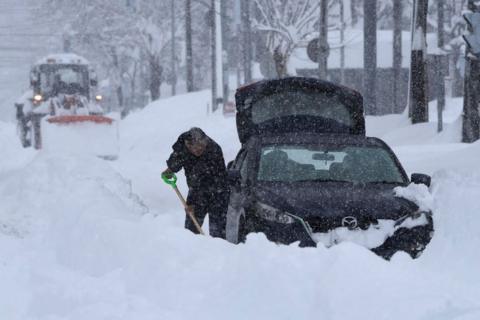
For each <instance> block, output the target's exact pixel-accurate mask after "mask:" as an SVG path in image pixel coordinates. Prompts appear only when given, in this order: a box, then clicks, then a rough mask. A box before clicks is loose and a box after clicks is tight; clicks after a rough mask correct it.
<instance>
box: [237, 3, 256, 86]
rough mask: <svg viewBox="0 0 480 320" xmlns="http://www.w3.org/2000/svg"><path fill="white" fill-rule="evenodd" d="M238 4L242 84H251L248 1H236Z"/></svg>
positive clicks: (249, 5)
mask: <svg viewBox="0 0 480 320" xmlns="http://www.w3.org/2000/svg"><path fill="white" fill-rule="evenodd" d="M238 1H241V3H240V10H241V15H242V17H241V19H242V29H243V32H242V34H243V37H242V43H243V72H244V78H243V79H244V82H245V83H250V82H252V60H253V59H252V58H253V57H252V55H253V54H252V22H251V20H250V10H251V8H250V7H251V4H250V0H238Z"/></svg>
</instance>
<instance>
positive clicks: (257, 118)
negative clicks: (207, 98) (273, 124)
mask: <svg viewBox="0 0 480 320" xmlns="http://www.w3.org/2000/svg"><path fill="white" fill-rule="evenodd" d="M291 115H301V116H313V117H322V118H327V119H332V120H335V121H337V122H339V123H341V124H343V125H346V126H351V125H352V116H351V114H350V112H349V109H348V107H347V106H346V105H345V104H344V103H342V102H341V101H340V99H339V97H338V96H335V95H330V94H327V93H324V92H306V91H282V92H277V93H274V94H271V95H267V96H264V97H262V98H260V99H258V100H256V101H254V102H253V103H252V120H253V122H254V123H256V124H260V123H263V122H265V121H268V120H272V119H275V118H280V117H286V116H291Z"/></svg>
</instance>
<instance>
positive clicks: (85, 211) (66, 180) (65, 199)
mask: <svg viewBox="0 0 480 320" xmlns="http://www.w3.org/2000/svg"><path fill="white" fill-rule="evenodd" d="M0 196H1V199H2V209H1V211H0V232H3V233H6V234H14V235H17V236H21V237H23V236H26V235H27V234H30V233H38V234H40V235H41V234H44V233H47V232H48V231H49V229H50V228H52V227H54V226H55V225H56V227H69V228H72V227H73V226H74V224H75V222H76V221H77V219H78V218H79V217H83V218H85V217H86V216H91V218H93V219H107V218H108V219H112V218H116V217H132V216H133V213H138V212H141V211H142V210H144V209H142V206H141V201H139V199H138V198H137V197H136V196H135V195H134V194H133V193H132V192H131V188H130V185H129V183H128V181H126V180H125V179H123V178H122V177H121V176H120V175H119V174H118V173H116V172H115V171H113V170H112V169H111V168H110V166H109V165H108V164H106V163H105V162H103V161H101V160H98V159H96V158H94V157H82V156H79V155H77V156H75V157H73V156H68V155H64V154H58V155H56V154H50V153H47V152H41V153H40V154H38V155H37V156H36V157H35V158H34V159H33V161H31V162H30V163H28V165H26V166H25V167H24V168H22V170H17V171H14V172H11V173H9V174H6V175H4V176H3V179H2V183H1V184H0Z"/></svg>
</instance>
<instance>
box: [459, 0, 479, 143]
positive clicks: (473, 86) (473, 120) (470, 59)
mask: <svg viewBox="0 0 480 320" xmlns="http://www.w3.org/2000/svg"><path fill="white" fill-rule="evenodd" d="M468 9H469V10H470V11H471V12H469V13H465V14H464V15H463V18H464V19H465V20H466V21H467V26H468V30H469V32H470V34H468V35H465V36H463V39H464V40H465V42H466V44H467V51H466V64H465V86H464V100H463V130H462V141H463V142H467V143H471V142H475V141H477V140H479V139H480V115H479V110H478V108H479V100H480V91H479V90H480V60H479V58H480V10H479V8H478V7H477V5H475V1H473V0H469V2H468Z"/></svg>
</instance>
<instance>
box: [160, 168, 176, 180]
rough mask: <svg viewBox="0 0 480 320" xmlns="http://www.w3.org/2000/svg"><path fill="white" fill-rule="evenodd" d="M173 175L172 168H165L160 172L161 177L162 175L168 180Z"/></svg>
mask: <svg viewBox="0 0 480 320" xmlns="http://www.w3.org/2000/svg"><path fill="white" fill-rule="evenodd" d="M173 176H174V174H173V172H172V170H170V169H167V170H165V171H163V172H162V177H164V178H166V179H168V180H171V179H173Z"/></svg>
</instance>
